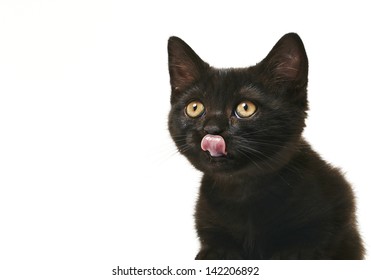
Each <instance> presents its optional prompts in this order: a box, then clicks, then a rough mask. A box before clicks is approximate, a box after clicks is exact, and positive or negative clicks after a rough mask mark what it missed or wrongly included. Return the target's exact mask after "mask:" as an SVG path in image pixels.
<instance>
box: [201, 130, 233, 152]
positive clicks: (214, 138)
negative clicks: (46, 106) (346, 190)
mask: <svg viewBox="0 0 371 280" xmlns="http://www.w3.org/2000/svg"><path fill="white" fill-rule="evenodd" d="M225 148H226V147H225V141H224V139H223V137H222V136H220V135H212V134H207V135H205V136H204V138H202V141H201V149H202V150H204V151H209V153H210V155H211V156H212V157H221V156H225V155H227V151H226V149H225Z"/></svg>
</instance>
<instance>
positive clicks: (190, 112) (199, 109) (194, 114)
mask: <svg viewBox="0 0 371 280" xmlns="http://www.w3.org/2000/svg"><path fill="white" fill-rule="evenodd" d="M185 112H186V114H187V116H188V117H190V118H198V117H200V116H201V115H202V114H203V113H204V112H205V106H204V104H202V103H201V102H200V101H192V102H190V103H189V104H188V105H187V107H186V108H185Z"/></svg>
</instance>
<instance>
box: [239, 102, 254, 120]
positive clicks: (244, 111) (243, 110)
mask: <svg viewBox="0 0 371 280" xmlns="http://www.w3.org/2000/svg"><path fill="white" fill-rule="evenodd" d="M255 112H256V106H255V104H254V103H252V102H250V101H244V102H241V103H240V104H238V106H237V108H236V116H237V117H239V118H248V117H251V116H252V115H253V114H254V113H255Z"/></svg>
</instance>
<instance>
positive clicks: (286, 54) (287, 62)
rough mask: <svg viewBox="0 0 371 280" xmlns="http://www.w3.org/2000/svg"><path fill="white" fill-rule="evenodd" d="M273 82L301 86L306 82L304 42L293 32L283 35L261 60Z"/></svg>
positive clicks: (306, 61) (306, 60)
mask: <svg viewBox="0 0 371 280" xmlns="http://www.w3.org/2000/svg"><path fill="white" fill-rule="evenodd" d="M261 64H262V65H261V66H262V67H263V71H264V72H265V73H266V74H268V77H269V79H271V82H273V83H282V84H286V85H290V86H291V87H295V88H297V87H303V86H306V85H307V82H308V58H307V54H306V52H305V48H304V44H303V42H302V40H301V39H300V37H299V36H298V35H297V34H295V33H288V34H286V35H284V36H283V37H282V38H281V39H280V40H279V41H278V42H277V43H276V45H275V46H274V47H273V49H272V50H271V51H270V52H269V54H268V55H267V57H266V58H265V59H264V60H263V61H262V62H261Z"/></svg>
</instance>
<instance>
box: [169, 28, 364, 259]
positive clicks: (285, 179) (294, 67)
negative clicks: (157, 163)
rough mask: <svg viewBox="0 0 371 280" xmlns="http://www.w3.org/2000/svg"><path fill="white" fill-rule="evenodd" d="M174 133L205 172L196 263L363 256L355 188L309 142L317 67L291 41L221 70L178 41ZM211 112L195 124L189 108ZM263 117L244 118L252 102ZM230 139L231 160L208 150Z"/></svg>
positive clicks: (291, 37)
mask: <svg viewBox="0 0 371 280" xmlns="http://www.w3.org/2000/svg"><path fill="white" fill-rule="evenodd" d="M168 52H169V72H170V82H171V91H172V92H171V105H172V107H171V112H170V114H169V130H170V134H171V136H172V138H173V139H174V141H175V143H176V145H177V147H178V150H179V151H180V153H182V154H183V155H184V156H186V157H187V158H188V160H189V161H190V162H191V163H192V164H193V165H194V166H195V167H196V168H197V169H199V170H200V171H202V172H203V174H204V175H203V178H202V182H201V188H200V193H199V198H198V203H197V207H196V214H195V218H196V228H197V232H198V236H199V238H200V242H201V248H200V251H199V252H198V254H197V256H196V259H362V258H363V255H364V249H363V246H362V240H361V238H360V235H359V233H358V230H357V224H356V219H355V202H354V196H353V192H352V189H351V187H350V185H349V184H348V183H347V182H346V180H345V179H344V177H343V176H342V174H341V172H340V171H339V170H338V169H336V168H334V167H332V166H331V165H330V164H328V163H326V162H325V161H324V160H322V159H321V158H320V156H319V155H318V154H317V153H316V152H314V151H313V150H312V149H311V147H310V145H309V144H308V143H307V142H306V141H305V140H304V139H303V137H302V136H301V134H302V131H303V129H304V127H305V118H306V111H307V90H306V88H307V77H308V60H307V56H306V52H305V49H304V46H303V43H302V41H301V39H300V38H299V36H298V35H296V34H294V33H290V34H286V35H285V36H283V37H282V38H281V39H280V40H279V41H278V43H277V44H276V45H275V46H274V47H273V49H272V50H271V52H270V53H269V54H268V55H267V57H266V58H265V59H264V60H263V61H261V62H260V63H258V64H257V65H255V66H252V67H249V68H241V69H234V68H231V69H216V68H213V67H210V66H209V65H208V64H207V63H205V62H204V61H203V60H201V59H200V58H199V57H198V55H197V54H196V53H195V52H194V51H193V50H192V49H191V48H190V47H189V46H188V45H187V44H186V43H185V42H183V41H182V40H181V39H179V38H177V37H171V38H170V39H169V42H168ZM194 100H197V101H200V102H202V103H203V104H204V106H205V112H204V113H203V114H202V115H201V116H199V117H197V118H190V117H189V116H187V114H186V113H185V108H186V106H187V104H189V102H191V101H194ZM246 100H248V101H251V102H253V103H254V104H255V105H256V107H257V110H256V112H255V113H254V114H253V115H252V116H251V117H249V118H246V119H243V118H239V117H237V115H236V114H235V109H236V106H237V105H238V104H239V103H240V102H243V101H246ZM206 134H215V135H220V136H222V137H223V138H224V139H225V143H226V147H227V156H222V157H211V156H210V154H209V153H208V152H207V151H203V150H202V149H201V147H200V143H201V140H202V138H203V137H204V136H205V135H206Z"/></svg>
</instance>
